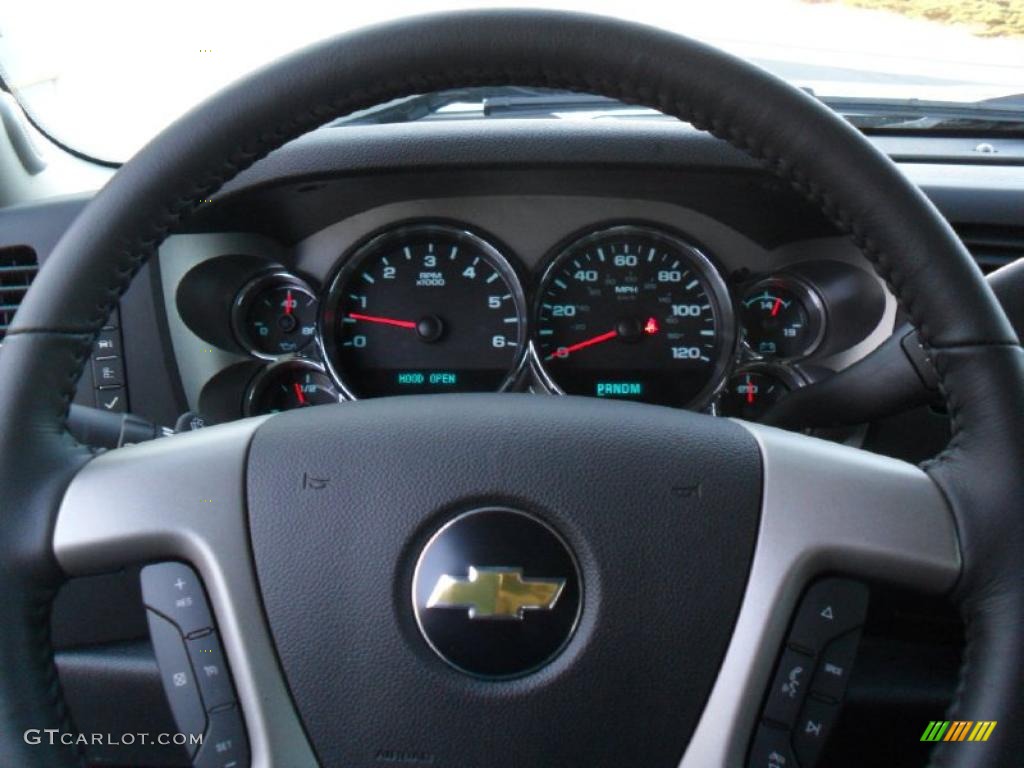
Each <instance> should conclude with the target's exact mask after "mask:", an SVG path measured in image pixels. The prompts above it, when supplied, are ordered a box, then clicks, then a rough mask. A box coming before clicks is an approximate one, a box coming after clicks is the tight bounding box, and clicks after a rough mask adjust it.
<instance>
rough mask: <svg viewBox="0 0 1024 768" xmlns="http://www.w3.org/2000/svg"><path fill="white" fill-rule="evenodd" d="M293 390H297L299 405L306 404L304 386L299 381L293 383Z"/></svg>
mask: <svg viewBox="0 0 1024 768" xmlns="http://www.w3.org/2000/svg"><path fill="white" fill-rule="evenodd" d="M292 388H293V389H294V390H295V396H296V397H297V398H299V405H305V404H306V396H305V395H304V394H303V392H302V385H301V384H299V382H297V381H293V382H292Z"/></svg>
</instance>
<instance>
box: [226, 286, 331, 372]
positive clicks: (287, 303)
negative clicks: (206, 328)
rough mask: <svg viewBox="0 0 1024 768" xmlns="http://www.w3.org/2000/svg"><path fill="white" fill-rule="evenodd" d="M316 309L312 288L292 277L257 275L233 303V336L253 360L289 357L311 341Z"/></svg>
mask: <svg viewBox="0 0 1024 768" xmlns="http://www.w3.org/2000/svg"><path fill="white" fill-rule="evenodd" d="M318 307H319V302H318V301H317V298H316V296H315V295H314V294H313V291H312V289H311V288H310V287H309V286H308V285H306V284H305V283H304V282H302V281H301V280H300V279H299V278H297V277H295V276H294V275H290V274H288V273H287V272H272V273H270V274H267V275H261V276H259V277H257V278H256V279H255V280H253V281H252V282H250V283H249V284H248V285H247V286H246V287H245V288H243V289H242V290H241V292H240V293H239V294H238V298H237V299H236V300H235V311H234V324H235V335H236V336H237V337H238V341H239V342H240V343H241V344H242V346H244V347H245V348H246V349H248V350H249V351H250V352H251V353H252V354H254V355H255V356H256V357H261V358H263V359H272V358H275V357H278V356H280V355H290V354H292V353H294V352H298V351H300V350H302V349H304V348H305V347H307V346H308V345H309V344H310V342H312V341H313V339H314V338H315V336H316V317H317V309H318Z"/></svg>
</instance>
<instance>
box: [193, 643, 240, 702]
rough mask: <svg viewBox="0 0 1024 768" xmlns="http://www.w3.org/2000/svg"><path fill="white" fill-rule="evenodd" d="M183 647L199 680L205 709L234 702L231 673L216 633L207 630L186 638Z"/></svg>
mask: <svg viewBox="0 0 1024 768" xmlns="http://www.w3.org/2000/svg"><path fill="white" fill-rule="evenodd" d="M185 647H186V648H188V656H189V659H191V661H192V668H193V669H194V670H195V675H196V679H197V680H198V681H199V692H200V693H201V694H202V697H203V704H204V705H205V706H206V711H207V712H209V711H210V710H212V709H217V708H219V707H223V706H224V705H225V704H234V703H235V701H236V699H235V690H234V687H233V686H232V685H231V674H230V673H229V672H228V666H227V664H226V663H225V661H224V651H223V650H222V649H221V646H220V637H219V636H218V635H217V633H216V632H208V633H207V634H205V635H200V636H199V637H194V638H191V639H189V640H186V641H185Z"/></svg>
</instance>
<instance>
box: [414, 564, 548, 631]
mask: <svg viewBox="0 0 1024 768" xmlns="http://www.w3.org/2000/svg"><path fill="white" fill-rule="evenodd" d="M564 586H565V579H524V578H523V569H522V568H476V567H474V566H472V565H471V566H469V578H468V579H459V578H456V577H454V576H449V575H448V574H444V575H442V576H441V578H439V579H438V580H437V584H435V585H434V589H433V591H432V592H431V593H430V599H428V600H427V608H465V609H467V610H468V611H469V618H471V619H520V620H521V619H522V618H523V611H550V610H551V609H552V608H554V607H555V603H556V602H557V601H558V596H559V595H561V594H562V588H563V587H564Z"/></svg>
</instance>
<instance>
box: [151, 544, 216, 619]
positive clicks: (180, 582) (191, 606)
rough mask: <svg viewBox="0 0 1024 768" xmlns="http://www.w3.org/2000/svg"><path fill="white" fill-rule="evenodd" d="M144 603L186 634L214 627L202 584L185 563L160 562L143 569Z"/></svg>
mask: <svg viewBox="0 0 1024 768" xmlns="http://www.w3.org/2000/svg"><path fill="white" fill-rule="evenodd" d="M140 578H141V581H142V601H143V602H144V603H145V604H146V606H147V607H148V608H152V609H153V610H154V611H156V612H157V613H160V614H163V615H164V616H165V617H167V618H168V619H170V620H171V621H173V622H174V623H175V624H177V625H178V629H180V630H181V633H182V634H183V635H186V636H188V635H192V634H193V633H196V632H200V631H202V630H206V629H211V628H212V627H213V619H212V618H211V617H210V608H209V606H208V605H207V604H206V594H205V593H204V592H203V585H202V584H200V583H199V577H198V576H196V573H195V571H193V570H192V569H191V568H189V567H188V566H187V565H185V564H184V563H175V562H167V563H159V564H157V565H147V566H146V567H145V568H143V569H142V573H141V576H140Z"/></svg>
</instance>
